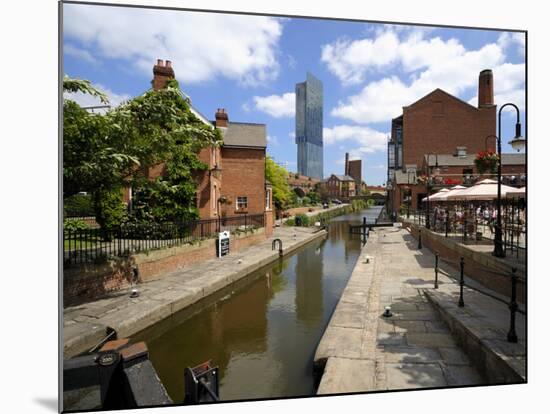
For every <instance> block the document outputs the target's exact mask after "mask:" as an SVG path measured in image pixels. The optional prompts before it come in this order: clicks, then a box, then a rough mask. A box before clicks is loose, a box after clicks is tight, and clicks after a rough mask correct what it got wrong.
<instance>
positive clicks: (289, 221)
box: [285, 217, 295, 226]
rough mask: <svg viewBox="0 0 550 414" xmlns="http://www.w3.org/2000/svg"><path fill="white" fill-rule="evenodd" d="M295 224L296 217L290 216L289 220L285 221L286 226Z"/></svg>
mask: <svg viewBox="0 0 550 414" xmlns="http://www.w3.org/2000/svg"><path fill="white" fill-rule="evenodd" d="M294 224H295V222H294V217H292V218H289V219H288V220H286V221H285V226H294Z"/></svg>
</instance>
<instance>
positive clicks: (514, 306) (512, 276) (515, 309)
mask: <svg viewBox="0 0 550 414" xmlns="http://www.w3.org/2000/svg"><path fill="white" fill-rule="evenodd" d="M440 260H443V261H445V262H446V263H448V264H449V265H451V266H454V264H453V263H452V262H450V261H448V260H444V259H442V258H441V257H440V255H439V253H437V252H435V264H434V273H435V280H434V289H438V287H439V284H438V274H439V273H440V272H441V270H440V268H439V262H440ZM464 265H465V261H464V257H461V258H460V261H459V263H458V267H459V270H460V276H459V279H458V285H459V287H460V290H459V297H458V303H457V306H458V307H461V308H463V307H464V306H465V301H464V286H466V287H468V288H469V289H472V290H474V291H476V292H478V293H481V294H482V295H485V296H488V297H490V298H492V299H494V300H496V301H498V302H501V303H504V304H506V305H508V309H509V311H510V326H509V330H508V333H507V340H508V342H514V343H516V342H518V336H517V333H516V313H521V314H522V315H526V312H525V311H524V310H521V309H519V306H518V301H517V285H518V283H523V284H526V280H525V279H524V278H521V277H519V276H518V275H517V269H516V268H515V267H513V268H512V269H511V272H509V273H503V272H496V271H492V270H489V269H485V270H486V271H488V272H490V273H492V274H494V275H497V276H501V277H503V278H505V279H509V281H510V286H511V288H510V298H509V300H505V299H503V298H501V297H499V296H497V295H493V294H491V293H489V292H487V291H486V290H483V289H478V288H476V287H474V286H471V285H468V284H466V282H465V281H464ZM447 276H449V277H451V275H450V274H447Z"/></svg>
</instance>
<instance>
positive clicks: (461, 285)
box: [458, 257, 464, 308]
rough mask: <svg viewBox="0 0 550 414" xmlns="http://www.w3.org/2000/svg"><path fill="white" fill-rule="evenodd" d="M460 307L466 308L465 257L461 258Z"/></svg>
mask: <svg viewBox="0 0 550 414" xmlns="http://www.w3.org/2000/svg"><path fill="white" fill-rule="evenodd" d="M458 306H459V307H461V308H463V307H464V257H461V258H460V297H459V298H458Z"/></svg>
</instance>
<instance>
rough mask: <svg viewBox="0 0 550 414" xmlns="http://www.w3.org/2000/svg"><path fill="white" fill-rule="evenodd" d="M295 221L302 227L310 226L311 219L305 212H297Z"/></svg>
mask: <svg viewBox="0 0 550 414" xmlns="http://www.w3.org/2000/svg"><path fill="white" fill-rule="evenodd" d="M294 223H295V224H296V225H300V226H302V227H307V226H309V223H310V219H309V217H308V216H307V215H305V214H297V215H296V217H295V218H294Z"/></svg>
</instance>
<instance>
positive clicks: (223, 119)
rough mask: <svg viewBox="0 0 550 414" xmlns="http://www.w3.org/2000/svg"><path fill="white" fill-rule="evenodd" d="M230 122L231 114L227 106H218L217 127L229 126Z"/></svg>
mask: <svg viewBox="0 0 550 414" xmlns="http://www.w3.org/2000/svg"><path fill="white" fill-rule="evenodd" d="M228 124H229V116H228V115H227V112H225V108H218V110H217V111H216V127H218V128H227V125H228Z"/></svg>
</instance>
